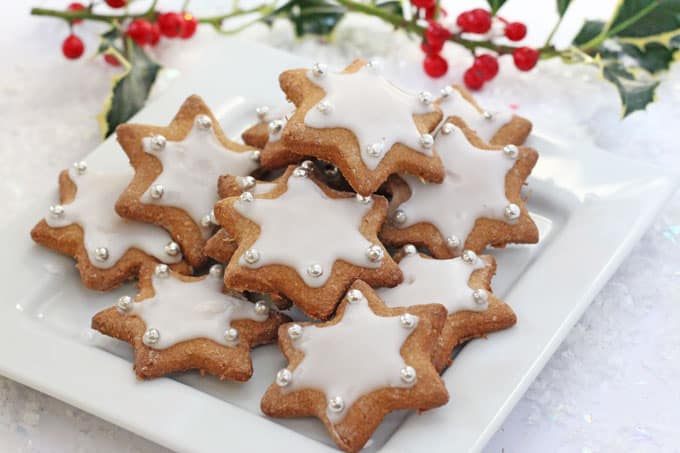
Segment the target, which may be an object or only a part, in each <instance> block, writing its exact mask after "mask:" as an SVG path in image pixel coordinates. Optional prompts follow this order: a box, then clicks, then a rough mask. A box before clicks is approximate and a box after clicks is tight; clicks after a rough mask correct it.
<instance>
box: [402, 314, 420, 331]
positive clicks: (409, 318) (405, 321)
mask: <svg viewBox="0 0 680 453" xmlns="http://www.w3.org/2000/svg"><path fill="white" fill-rule="evenodd" d="M399 323H400V324H401V327H403V328H404V329H413V328H414V327H415V325H416V317H415V316H413V315H412V314H410V313H404V314H403V315H401V316H399Z"/></svg>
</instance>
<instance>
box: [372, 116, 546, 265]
mask: <svg viewBox="0 0 680 453" xmlns="http://www.w3.org/2000/svg"><path fill="white" fill-rule="evenodd" d="M435 147H437V149H438V150H439V154H440V156H441V158H442V161H443V162H444V166H445V168H446V178H445V179H444V181H443V182H442V183H441V184H428V183H424V182H422V181H421V180H419V179H418V178H415V177H413V176H409V175H402V176H393V177H392V178H390V181H389V182H388V183H387V184H386V188H387V190H388V191H389V192H390V193H391V194H392V199H391V201H390V220H389V221H388V222H386V223H385V225H384V226H383V229H382V231H381V233H380V237H381V239H382V240H383V241H384V242H385V243H386V244H388V245H392V246H402V245H405V244H409V243H410V244H415V245H417V246H419V247H425V248H427V249H428V250H429V251H430V252H431V253H432V255H433V256H434V257H436V258H452V257H454V256H458V255H460V253H461V252H462V251H463V250H473V251H475V252H480V251H481V250H483V249H484V248H485V247H486V246H487V245H492V246H495V247H503V246H505V245H506V244H509V243H528V244H533V243H536V242H538V229H537V228H536V225H535V224H534V222H533V220H532V219H531V217H530V216H529V213H528V212H527V209H526V206H525V205H524V202H523V201H522V198H521V189H522V186H523V184H524V182H525V180H526V178H527V177H528V176H529V174H530V173H531V170H532V168H533V167H534V165H535V164H536V160H537V159H538V153H537V152H536V151H535V150H533V149H531V148H524V147H521V148H520V147H517V146H515V145H506V146H504V147H492V146H486V145H481V144H478V145H473V144H472V143H470V142H469V141H468V138H467V137H466V134H465V133H463V131H462V130H461V129H459V128H458V127H457V126H455V125H453V124H452V123H446V124H444V125H443V126H442V128H441V130H440V131H439V133H438V134H437V137H436V139H435Z"/></svg>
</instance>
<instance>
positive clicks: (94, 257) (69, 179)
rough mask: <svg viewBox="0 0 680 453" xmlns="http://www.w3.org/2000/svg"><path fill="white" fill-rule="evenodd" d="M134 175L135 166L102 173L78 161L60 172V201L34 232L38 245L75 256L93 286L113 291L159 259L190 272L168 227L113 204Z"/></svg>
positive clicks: (86, 284) (81, 271)
mask: <svg viewBox="0 0 680 453" xmlns="http://www.w3.org/2000/svg"><path fill="white" fill-rule="evenodd" d="M131 178H132V172H131V171H128V172H120V173H99V172H95V171H91V170H88V169H87V165H86V164H85V162H78V163H76V164H75V165H74V166H73V168H71V169H69V170H64V171H63V172H62V173H61V174H60V175H59V204H55V205H53V206H50V208H49V214H48V215H47V216H46V217H45V219H44V220H42V221H40V223H38V224H37V225H36V226H35V227H34V228H33V230H32V231H31V237H32V238H33V240H34V241H35V242H37V243H38V244H41V245H44V246H46V247H49V248H51V249H53V250H56V251H58V252H60V253H63V254H65V255H69V256H72V257H73V258H75V260H76V261H77V264H76V267H77V268H78V270H79V271H80V278H81V280H82V281H83V284H84V285H85V286H87V287H88V288H90V289H95V290H99V291H107V290H110V289H112V288H115V287H116V286H119V285H121V284H123V283H125V282H126V281H127V280H131V279H134V278H138V277H139V275H140V272H141V270H142V268H144V267H151V268H153V267H154V266H155V265H156V264H157V263H158V262H163V263H168V264H173V267H174V268H175V269H176V270H178V271H181V272H184V273H187V272H190V268H189V266H187V265H186V264H185V263H184V262H183V261H182V253H181V251H180V247H179V245H178V244H177V243H175V242H173V240H172V238H171V237H170V235H169V234H168V233H167V232H166V231H165V230H163V229H162V228H160V227H157V226H155V225H148V224H145V223H139V222H131V221H129V220H125V219H122V218H121V217H120V216H119V215H118V214H116V211H115V210H114V209H113V206H114V204H115V202H116V199H117V198H118V195H119V194H120V193H121V192H122V191H123V190H124V189H125V187H126V186H127V184H128V183H129V182H130V179H131Z"/></svg>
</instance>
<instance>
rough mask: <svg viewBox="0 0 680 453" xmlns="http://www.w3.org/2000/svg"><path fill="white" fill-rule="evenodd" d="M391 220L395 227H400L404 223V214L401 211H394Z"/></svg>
mask: <svg viewBox="0 0 680 453" xmlns="http://www.w3.org/2000/svg"><path fill="white" fill-rule="evenodd" d="M392 220H393V221H394V223H396V224H397V225H401V224H403V223H404V222H406V213H405V212H404V211H402V210H401V209H397V210H396V211H394V214H392Z"/></svg>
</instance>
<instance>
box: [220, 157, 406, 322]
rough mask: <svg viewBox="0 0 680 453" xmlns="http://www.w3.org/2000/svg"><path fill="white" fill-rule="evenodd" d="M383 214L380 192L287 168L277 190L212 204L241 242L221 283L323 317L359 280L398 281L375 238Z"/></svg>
mask: <svg viewBox="0 0 680 453" xmlns="http://www.w3.org/2000/svg"><path fill="white" fill-rule="evenodd" d="M386 213H387V201H386V200H385V199H384V198H383V197H380V196H375V197H362V196H355V195H354V194H349V193H346V192H338V191H335V190H333V189H330V188H328V187H326V186H324V185H323V184H321V183H319V182H318V181H316V180H315V179H314V178H313V176H312V175H310V170H309V169H307V168H305V167H290V168H289V169H288V170H287V171H286V173H285V174H284V175H283V176H282V178H281V180H280V182H279V183H278V184H277V187H276V188H275V189H273V190H271V191H269V192H267V193H265V194H262V195H253V194H252V193H250V192H244V193H243V194H242V195H241V196H240V197H237V198H228V199H225V200H221V201H220V202H218V203H217V204H216V205H215V217H216V219H217V221H218V223H219V224H220V225H221V226H222V227H223V228H224V229H225V230H227V232H228V233H229V234H230V235H231V236H233V237H234V238H235V239H236V241H237V242H238V249H237V250H236V252H235V253H234V257H233V258H232V260H231V261H230V262H229V265H228V266H227V272H226V275H225V282H226V284H227V286H229V287H230V288H235V289H237V290H240V291H244V290H247V291H256V292H261V293H268V294H277V293H278V294H280V295H282V296H284V297H286V298H288V299H290V300H292V301H293V303H295V304H296V305H297V306H298V307H299V308H300V309H301V310H303V311H304V312H305V313H306V314H307V315H309V316H311V317H313V318H317V319H327V318H328V317H329V316H331V315H332V314H333V311H334V310H335V307H336V305H337V303H338V302H339V300H340V298H341V297H342V294H343V293H344V292H345V291H346V290H347V288H348V287H349V286H350V284H351V283H352V282H353V281H354V280H356V279H362V280H365V281H366V282H367V283H369V284H371V285H373V286H394V285H396V284H398V283H399V282H401V272H400V271H399V267H398V266H397V264H396V263H395V262H394V261H393V260H392V258H391V257H390V256H389V254H388V253H387V252H386V251H385V249H384V247H383V246H382V244H381V243H380V241H379V240H378V238H377V232H378V230H379V229H380V225H381V224H382V223H383V221H384V219H385V216H386Z"/></svg>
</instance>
